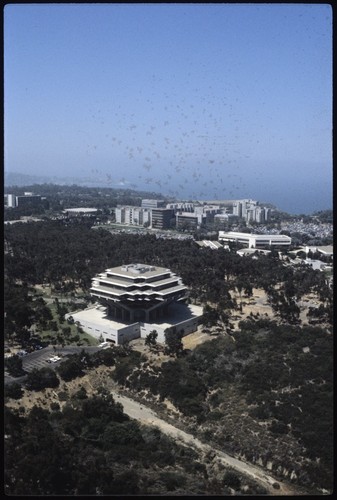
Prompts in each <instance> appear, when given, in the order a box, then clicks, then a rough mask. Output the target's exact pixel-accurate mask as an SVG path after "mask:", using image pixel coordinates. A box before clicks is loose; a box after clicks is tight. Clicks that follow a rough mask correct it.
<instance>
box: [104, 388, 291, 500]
mask: <svg viewBox="0 0 337 500" xmlns="http://www.w3.org/2000/svg"><path fill="white" fill-rule="evenodd" d="M111 392H112V395H113V397H114V399H115V400H116V401H118V402H119V403H121V404H122V405H123V407H124V412H125V413H126V414H127V415H129V417H131V418H134V419H136V420H138V421H140V422H141V423H143V424H147V425H154V426H156V427H158V428H159V429H160V430H161V431H162V432H164V433H165V434H168V435H170V436H171V437H173V438H174V439H176V440H177V441H180V442H182V443H183V444H185V445H187V446H191V447H193V448H197V449H199V450H202V451H204V452H213V453H215V458H214V460H215V459H217V460H218V461H220V462H222V463H223V464H224V465H225V466H230V467H233V468H234V469H236V470H237V471H239V472H241V473H243V474H246V475H248V476H250V477H252V478H253V479H255V480H257V481H258V482H259V483H260V484H261V485H262V486H264V487H265V488H266V490H267V491H268V492H269V493H270V494H273V495H296V494H298V493H297V492H296V489H295V488H293V487H292V486H291V485H286V484H285V483H283V482H280V481H279V480H278V479H275V478H274V477H272V476H270V475H269V474H268V473H266V472H265V471H264V470H263V469H262V468H259V467H257V466H255V465H251V464H248V463H245V462H242V461H240V460H238V459H236V458H234V457H231V456H230V455H227V454H226V453H223V452H222V451H220V450H217V449H215V448H213V447H211V446H209V445H207V444H205V443H202V442H201V441H199V439H197V438H195V437H194V436H193V435H192V434H189V433H187V432H184V431H182V430H180V429H178V428H177V427H174V426H173V425H171V424H169V423H168V422H165V420H162V419H161V418H160V417H158V415H157V414H156V413H155V412H154V411H153V410H151V409H150V408H148V407H146V406H144V405H142V404H141V403H138V401H135V400H133V399H131V398H128V397H126V396H124V395H121V394H119V393H118V392H116V391H111ZM274 483H278V484H279V486H280V488H279V489H275V488H274V487H273V486H272V485H273V484H274Z"/></svg>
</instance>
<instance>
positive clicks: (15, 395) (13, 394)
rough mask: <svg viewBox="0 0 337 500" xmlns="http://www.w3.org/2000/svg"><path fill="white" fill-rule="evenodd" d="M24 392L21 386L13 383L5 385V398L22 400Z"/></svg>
mask: <svg viewBox="0 0 337 500" xmlns="http://www.w3.org/2000/svg"><path fill="white" fill-rule="evenodd" d="M22 395H23V390H22V387H21V385H20V384H18V383H17V382H13V383H12V384H9V385H5V397H6V398H12V399H21V398H22Z"/></svg>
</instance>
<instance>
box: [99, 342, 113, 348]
mask: <svg viewBox="0 0 337 500" xmlns="http://www.w3.org/2000/svg"><path fill="white" fill-rule="evenodd" d="M98 347H102V349H106V348H107V347H110V344H109V342H102V343H101V344H99V346H98Z"/></svg>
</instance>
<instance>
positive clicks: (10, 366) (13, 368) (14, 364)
mask: <svg viewBox="0 0 337 500" xmlns="http://www.w3.org/2000/svg"><path fill="white" fill-rule="evenodd" d="M5 367H6V370H7V371H8V373H9V374H10V375H11V376H12V377H21V376H22V375H25V371H24V369H23V368H22V359H21V358H20V357H19V356H18V355H17V354H14V356H11V357H10V358H6V359H5Z"/></svg>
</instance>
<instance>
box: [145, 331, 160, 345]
mask: <svg viewBox="0 0 337 500" xmlns="http://www.w3.org/2000/svg"><path fill="white" fill-rule="evenodd" d="M157 337H158V332H157V330H152V331H151V332H150V333H149V334H148V335H146V337H145V345H147V346H148V347H150V349H151V347H155V346H156V345H157Z"/></svg>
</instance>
